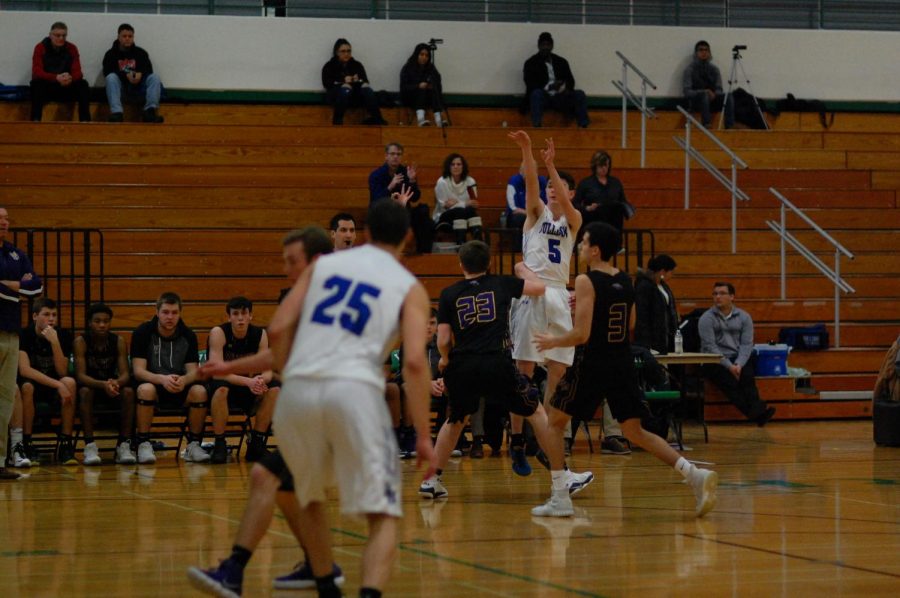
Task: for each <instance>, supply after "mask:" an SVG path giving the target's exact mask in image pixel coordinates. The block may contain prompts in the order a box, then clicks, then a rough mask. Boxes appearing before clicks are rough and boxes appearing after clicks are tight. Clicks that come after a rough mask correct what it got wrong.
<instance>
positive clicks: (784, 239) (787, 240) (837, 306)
mask: <svg viewBox="0 0 900 598" xmlns="http://www.w3.org/2000/svg"><path fill="white" fill-rule="evenodd" d="M769 192H770V193H771V194H772V195H774V196H775V197H777V198H778V201H780V202H781V222H780V223H779V222H775V221H773V220H766V224H767V225H768V226H769V228H771V229H772V230H773V231H775V233H776V234H777V235H778V236H779V237H780V238H781V299H782V300H784V299H786V298H787V245H790V246H791V247H793V248H794V249H796V250H797V253H799V254H800V255H802V256H803V257H805V258H806V259H807V260H808V261H809V262H810V263H811V264H812V265H813V266H815V267H816V269H818V270H819V272H821V273H822V274H824V275H825V277H826V278H827V279H828V280H830V281H831V282H832V283H833V284H834V346H835V347H840V346H841V291H843V292H845V293H855V292H856V289H854V288H853V287H852V286H850V284H849V283H848V282H847V281H846V280H844V279H843V278H841V255H844V256H846V257H847V258H849V259H851V260H852V259H853V254H852V253H850V250H849V249H847V248H846V247H844V246H843V245H841V244H840V243H838V242H837V241H836V240H835V239H834V238H833V237H832V236H831V235H829V234H828V233H827V232H825V230H824V229H823V228H822V227H821V226H819V225H818V224H816V223H815V222H814V221H813V220H812V218H810V217H809V216H807V215H806V214H805V213H804V212H803V210H801V209H800V208H798V207H797V206H795V205H794V204H793V203H791V202H790V200H789V199H788V198H786V197H785V196H784V195H782V194H781V193H779V192H778V191H777V190H776V189H775V188H774V187H769ZM787 209H790V210H791V211H792V212H794V213H795V214H797V215H798V216H800V218H802V219H803V221H804V222H806V223H807V224H808V225H809V226H811V227H812V229H813V230H814V231H816V232H817V233H819V235H820V236H821V237H822V238H824V239H825V240H826V241H828V242H829V243H831V245H832V246H833V247H834V269H832V268H829V267H828V265H827V264H826V263H825V262H824V261H822V260H821V259H820V258H819V256H817V255H816V254H814V253H813V252H812V251H811V250H810V249H809V248H808V247H806V246H805V245H804V244H803V243H802V242H801V241H800V240H799V239H798V238H797V237H795V236H794V235H792V234H791V233H789V232H788V229H787Z"/></svg>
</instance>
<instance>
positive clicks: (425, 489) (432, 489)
mask: <svg viewBox="0 0 900 598" xmlns="http://www.w3.org/2000/svg"><path fill="white" fill-rule="evenodd" d="M419 496H421V497H422V498H431V499H436V498H447V489H446V488H444V484H442V483H441V478H440V477H438V476H433V477H430V478H428V479H427V480H423V481H422V485H421V486H419Z"/></svg>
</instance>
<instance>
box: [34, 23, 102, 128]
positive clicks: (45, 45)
mask: <svg viewBox="0 0 900 598" xmlns="http://www.w3.org/2000/svg"><path fill="white" fill-rule="evenodd" d="M68 34H69V28H68V27H66V24H65V23H62V22H60V21H57V22H56V23H53V25H52V26H51V27H50V35H49V36H47V37H45V38H44V39H43V40H41V42H40V43H38V45H36V46H35V47H34V54H33V55H32V57H31V120H33V121H40V120H41V114H42V112H43V111H44V104H46V103H47V102H49V101H57V102H78V120H80V121H81V122H90V120H91V112H90V88H89V87H88V84H87V81H85V80H84V75H83V74H82V72H81V58H80V57H79V56H78V48H77V47H76V46H75V44H72V43H69V42H67V41H66V37H67V36H68Z"/></svg>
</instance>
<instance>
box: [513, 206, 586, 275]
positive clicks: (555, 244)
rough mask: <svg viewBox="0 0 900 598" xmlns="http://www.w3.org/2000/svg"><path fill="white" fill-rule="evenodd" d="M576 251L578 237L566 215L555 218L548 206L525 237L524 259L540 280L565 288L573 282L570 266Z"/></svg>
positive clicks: (523, 239)
mask: <svg viewBox="0 0 900 598" xmlns="http://www.w3.org/2000/svg"><path fill="white" fill-rule="evenodd" d="M574 249H575V235H574V233H573V232H572V231H571V230H569V223H568V222H567V221H566V217H565V216H560V218H559V219H558V220H554V219H553V212H551V211H550V208H548V207H547V206H544V211H543V213H542V214H541V216H540V218H539V219H538V221H537V222H535V224H534V226H532V227H531V229H529V230H528V231H527V232H526V233H524V234H523V235H522V259H523V261H524V262H525V265H526V266H528V269H529V270H531V271H532V272H534V273H535V274H537V276H538V278H540V279H541V280H542V281H544V282H547V283H549V284H551V285H557V286H565V285H566V283H568V282H569V264H570V262H571V261H572V253H573V250H574Z"/></svg>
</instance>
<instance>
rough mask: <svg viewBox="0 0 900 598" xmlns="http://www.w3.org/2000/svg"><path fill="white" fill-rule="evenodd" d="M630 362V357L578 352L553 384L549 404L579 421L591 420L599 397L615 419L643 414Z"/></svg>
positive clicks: (599, 401)
mask: <svg viewBox="0 0 900 598" xmlns="http://www.w3.org/2000/svg"><path fill="white" fill-rule="evenodd" d="M643 398H644V395H643V393H642V392H641V389H640V386H639V383H638V377H637V373H636V372H635V371H634V362H633V361H632V360H631V358H630V357H616V358H612V359H611V358H606V357H597V356H592V355H585V354H584V352H583V351H581V350H579V351H578V357H577V359H576V361H575V363H574V364H573V365H572V367H570V368H569V369H568V370H566V375H565V376H563V379H562V380H560V382H559V385H558V386H557V387H556V393H555V394H554V395H553V398H552V399H551V400H550V404H551V405H552V406H553V407H554V408H556V409H559V410H560V411H563V412H564V413H566V414H568V415H570V416H572V417H573V418H578V419H581V420H591V419H593V418H594V414H595V413H596V412H597V408H598V407H599V406H600V404H601V403H602V402H603V399H606V401H607V402H608V403H609V410H610V412H612V415H613V417H614V418H616V420H617V421H619V422H624V421H625V420H628V419H632V418H635V417H637V418H640V417H642V416H644V415H646V414H647V408H646V406H645V404H644V402H643Z"/></svg>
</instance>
